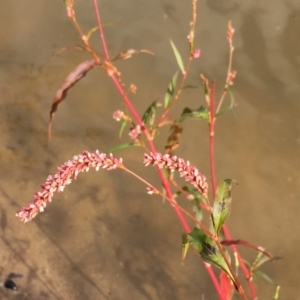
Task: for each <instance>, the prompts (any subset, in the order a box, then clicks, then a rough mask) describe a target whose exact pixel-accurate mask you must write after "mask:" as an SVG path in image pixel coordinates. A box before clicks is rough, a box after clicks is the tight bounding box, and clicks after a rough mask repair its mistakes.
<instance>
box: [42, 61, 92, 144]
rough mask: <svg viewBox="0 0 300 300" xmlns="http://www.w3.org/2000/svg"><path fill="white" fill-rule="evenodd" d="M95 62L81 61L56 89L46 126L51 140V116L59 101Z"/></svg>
mask: <svg viewBox="0 0 300 300" xmlns="http://www.w3.org/2000/svg"><path fill="white" fill-rule="evenodd" d="M97 64H98V62H97V61H96V60H87V61H84V62H82V63H81V64H79V65H78V66H77V67H76V68H75V69H74V70H73V71H72V72H71V73H70V74H69V75H68V76H67V78H66V79H65V81H64V82H63V84H62V85H61V86H60V87H59V89H58V90H57V92H56V94H55V97H54V99H53V102H52V106H51V110H50V122H49V126H48V138H49V140H51V128H52V121H53V116H54V114H55V112H56V111H57V107H58V105H59V103H60V102H62V101H63V100H64V99H65V98H66V96H67V93H68V91H69V89H70V88H71V87H72V86H74V85H75V84H76V83H77V82H78V81H79V80H80V79H82V78H83V77H84V76H85V75H86V74H87V72H88V71H90V70H91V69H92V68H93V67H94V66H96V65H97Z"/></svg>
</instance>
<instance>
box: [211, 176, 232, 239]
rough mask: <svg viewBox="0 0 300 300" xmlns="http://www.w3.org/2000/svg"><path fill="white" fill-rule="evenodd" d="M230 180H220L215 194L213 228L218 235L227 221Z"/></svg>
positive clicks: (229, 204) (229, 207)
mask: <svg viewBox="0 0 300 300" xmlns="http://www.w3.org/2000/svg"><path fill="white" fill-rule="evenodd" d="M232 181H233V180H232V179H225V180H222V181H221V182H220V183H219V185H218V187H217V192H216V198H215V200H214V207H213V220H214V228H215V231H216V233H217V234H218V233H219V231H220V229H221V227H222V226H223V224H224V223H225V221H226V220H227V218H228V216H229V213H230V209H231V185H232Z"/></svg>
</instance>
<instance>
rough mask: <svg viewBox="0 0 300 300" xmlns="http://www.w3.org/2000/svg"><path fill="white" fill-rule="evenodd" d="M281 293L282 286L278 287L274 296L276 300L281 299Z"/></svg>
mask: <svg viewBox="0 0 300 300" xmlns="http://www.w3.org/2000/svg"><path fill="white" fill-rule="evenodd" d="M279 291H280V285H277V286H276V291H275V295H274V300H277V299H279Z"/></svg>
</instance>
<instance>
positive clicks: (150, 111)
mask: <svg viewBox="0 0 300 300" xmlns="http://www.w3.org/2000/svg"><path fill="white" fill-rule="evenodd" d="M157 107H158V103H157V101H156V100H155V101H153V102H152V103H151V105H150V106H149V107H148V108H147V109H146V111H145V112H144V114H143V117H142V121H143V124H147V121H148V120H149V124H150V126H152V125H153V124H154V119H155V113H156V109H157Z"/></svg>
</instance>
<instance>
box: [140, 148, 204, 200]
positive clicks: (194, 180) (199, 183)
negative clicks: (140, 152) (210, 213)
mask: <svg viewBox="0 0 300 300" xmlns="http://www.w3.org/2000/svg"><path fill="white" fill-rule="evenodd" d="M144 164H145V165H146V166H148V165H153V166H157V167H158V168H160V169H162V168H168V169H169V170H171V171H178V172H179V174H180V176H181V177H184V178H185V180H186V181H189V182H190V183H191V184H192V185H193V186H194V187H195V188H196V189H197V190H198V191H199V192H200V193H201V194H202V195H203V196H205V197H207V194H208V184H207V181H206V177H205V176H204V175H202V174H201V173H200V172H199V171H198V169H196V168H195V167H193V166H191V165H190V162H189V161H187V162H186V161H185V160H184V159H182V158H178V157H177V156H171V155H169V154H164V155H163V154H161V153H156V154H153V153H152V152H151V153H150V154H148V153H145V154H144Z"/></svg>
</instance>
